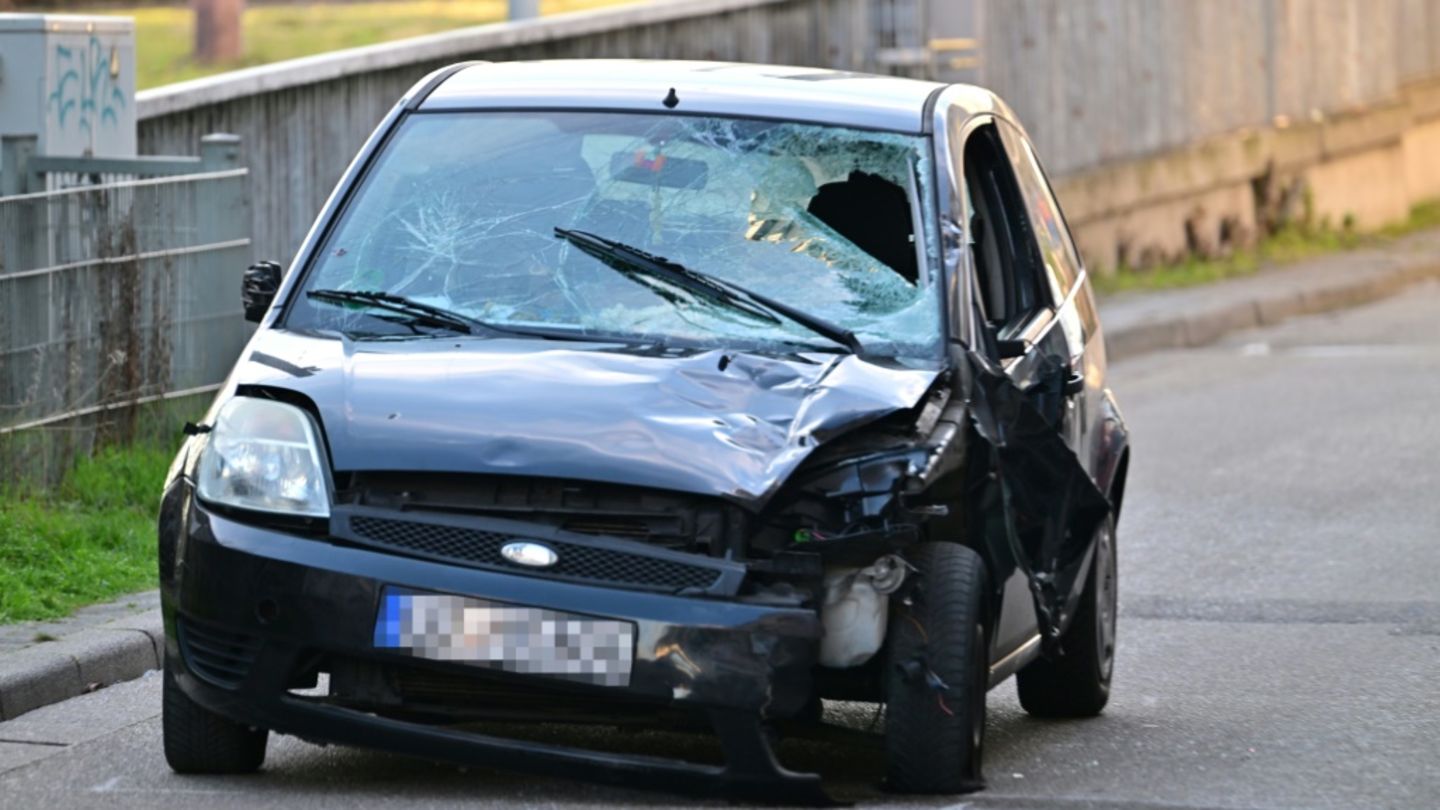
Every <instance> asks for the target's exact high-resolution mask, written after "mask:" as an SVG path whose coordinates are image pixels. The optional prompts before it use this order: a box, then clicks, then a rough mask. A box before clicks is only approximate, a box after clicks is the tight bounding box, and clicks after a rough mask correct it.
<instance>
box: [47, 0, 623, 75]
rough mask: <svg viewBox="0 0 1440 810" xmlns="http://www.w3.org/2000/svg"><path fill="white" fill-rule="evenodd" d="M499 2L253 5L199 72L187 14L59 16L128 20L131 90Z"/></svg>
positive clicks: (421, 27) (611, 1)
mask: <svg viewBox="0 0 1440 810" xmlns="http://www.w3.org/2000/svg"><path fill="white" fill-rule="evenodd" d="M634 1H635V0H542V2H541V6H540V10H541V12H542V13H544V14H559V13H563V12H569V11H583V10H585V9H591V8H598V7H601V6H610V5H617V4H619V3H624V2H634ZM506 8H507V4H506V0H450V1H449V2H447V1H446V0H413V2H370V3H367V2H360V3H336V4H328V3H317V4H298V3H297V4H284V5H256V4H253V3H252V4H250V6H249V7H248V8H247V9H246V10H245V18H244V27H245V32H244V48H245V55H244V57H242V58H241V59H238V60H235V61H231V62H224V63H219V64H213V65H203V64H199V63H197V62H195V61H194V60H193V59H191V48H192V37H193V36H194V29H195V18H194V12H192V11H191V10H190V9H189V8H188V7H187V6H184V5H180V6H141V7H134V8H127V7H124V6H96V7H93V8H91V9H85V8H77V9H73V10H72V9H70V8H68V7H67V8H66V9H65V13H67V14H110V15H118V16H126V17H134V18H135V49H136V60H137V62H138V64H137V68H136V77H135V84H136V87H137V88H139V89H142V90H143V89H145V88H147V87H158V86H160V85H163V84H170V83H172V82H179V81H184V80H186V79H194V78H197V77H200V76H207V75H210V74H213V73H220V72H223V71H226V70H234V69H236V68H241V67H249V66H252V65H263V64H266V63H268V62H278V61H280V60H283V59H293V58H295V57H298V56H308V55H310V54H316V53H323V52H325V51H333V50H338V49H341V48H354V47H357V46H360V45H373V44H374V43H377V42H385V41H387V40H393V39H402V38H405V37H413V36H419V35H421V34H430V33H434V32H437V31H445V30H449V29H452V28H464V27H466V26H471V25H483V24H485V23H493V22H499V21H501V20H503V19H505V15H506Z"/></svg>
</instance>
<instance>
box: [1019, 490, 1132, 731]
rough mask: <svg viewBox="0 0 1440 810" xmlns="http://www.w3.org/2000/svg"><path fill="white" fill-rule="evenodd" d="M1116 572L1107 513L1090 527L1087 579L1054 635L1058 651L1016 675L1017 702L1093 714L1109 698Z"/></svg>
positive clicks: (1044, 711)
mask: <svg viewBox="0 0 1440 810" xmlns="http://www.w3.org/2000/svg"><path fill="white" fill-rule="evenodd" d="M1116 574H1117V572H1116V565H1115V520H1114V518H1113V517H1107V518H1106V519H1105V521H1104V522H1103V523H1101V524H1100V528H1099V529H1097V530H1096V534H1095V556H1094V557H1093V558H1092V562H1091V567H1090V581H1089V582H1087V583H1086V584H1085V591H1084V593H1082V594H1081V595H1080V606H1079V608H1077V609H1076V611H1075V618H1074V619H1073V620H1072V621H1071V622H1070V627H1069V628H1067V629H1066V630H1065V633H1064V634H1063V635H1062V636H1061V637H1060V649H1061V653H1060V654H1059V655H1058V656H1054V657H1052V658H1048V659H1047V658H1041V659H1038V660H1036V661H1034V662H1033V663H1031V664H1030V665H1029V666H1027V667H1025V668H1024V669H1022V670H1020V671H1019V672H1018V673H1016V676H1015V683H1016V686H1017V687H1018V689H1019V692H1020V705H1021V706H1022V707H1024V709H1025V711H1027V712H1029V713H1030V714H1031V715H1033V716H1035V717H1093V716H1095V715H1097V714H1099V713H1100V712H1101V710H1103V709H1104V708H1105V704H1106V703H1107V702H1109V700H1110V676H1111V674H1112V673H1113V672H1114V669H1115V613H1116V606H1117V604H1118V600H1117V594H1118V593H1119V587H1118V580H1117V576H1116Z"/></svg>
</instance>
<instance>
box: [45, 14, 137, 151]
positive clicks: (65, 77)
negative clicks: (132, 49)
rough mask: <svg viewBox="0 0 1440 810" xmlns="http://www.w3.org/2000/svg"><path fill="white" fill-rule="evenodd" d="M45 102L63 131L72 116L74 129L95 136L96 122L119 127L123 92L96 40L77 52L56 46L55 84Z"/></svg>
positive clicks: (91, 40)
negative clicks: (74, 124) (74, 123)
mask: <svg viewBox="0 0 1440 810" xmlns="http://www.w3.org/2000/svg"><path fill="white" fill-rule="evenodd" d="M46 103H47V104H48V105H49V107H50V109H52V110H53V111H54V112H55V118H56V121H57V122H58V123H59V124H60V129H62V130H64V129H66V127H67V123H66V122H67V120H69V119H70V117H71V115H72V113H73V114H74V120H75V122H76V126H77V127H78V128H79V129H80V130H81V131H82V132H85V133H94V131H95V126H96V124H97V123H98V124H100V125H101V126H103V125H106V124H108V125H110V126H117V125H119V123H120V110H123V109H124V108H125V105H126V99H125V91H124V90H122V89H121V88H120V85H119V84H118V83H117V82H116V81H115V79H114V78H112V77H111V75H110V57H109V56H107V55H106V54H105V51H104V48H103V46H102V45H101V44H100V39H99V37H94V36H92V37H90V42H89V44H88V45H86V47H85V48H84V49H83V50H80V51H79V52H78V53H77V52H76V51H75V49H73V48H69V47H66V46H64V45H56V46H55V84H54V85H53V87H52V88H51V90H50V94H49V95H48V96H46Z"/></svg>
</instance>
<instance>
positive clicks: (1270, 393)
mask: <svg viewBox="0 0 1440 810" xmlns="http://www.w3.org/2000/svg"><path fill="white" fill-rule="evenodd" d="M1437 315H1440V286H1435V285H1432V286H1428V287H1421V288H1415V289H1412V290H1411V291H1409V292H1407V293H1406V294H1405V295H1403V296H1402V297H1399V298H1396V299H1392V300H1389V301H1384V302H1380V303H1378V304H1373V305H1370V306H1368V307H1365V308H1363V309H1358V310H1352V311H1349V312H1344V313H1340V314H1334V315H1326V316H1316V317H1311V318H1306V319H1302V320H1297V321H1293V322H1291V323H1288V324H1285V325H1283V326H1280V327H1277V328H1271V329H1266V330H1260V331H1254V332H1248V333H1244V334H1239V335H1236V336H1234V337H1232V338H1231V339H1229V340H1227V341H1225V342H1224V343H1223V344H1220V345H1217V346H1215V347H1212V348H1208V349H1203V350H1190V351H1185V352H1174V353H1166V354H1156V355H1149V356H1146V357H1141V358H1138V359H1136V360H1134V361H1131V362H1128V363H1125V364H1122V365H1120V366H1118V367H1116V368H1115V369H1114V370H1113V384H1114V387H1115V388H1116V390H1117V391H1118V393H1119V397H1120V402H1121V404H1122V406H1123V407H1124V408H1125V410H1126V414H1127V416H1128V417H1129V419H1130V422H1131V425H1132V428H1133V430H1134V437H1135V457H1134V463H1133V466H1132V470H1131V475H1130V480H1131V489H1130V493H1129V495H1128V496H1127V499H1126V501H1127V502H1126V512H1125V515H1124V517H1123V519H1122V520H1121V522H1120V560H1121V563H1120V565H1121V588H1122V597H1121V605H1122V607H1121V626H1120V649H1119V654H1118V655H1119V657H1118V669H1117V673H1116V680H1115V694H1114V698H1113V700H1112V702H1111V707H1110V709H1109V710H1108V711H1107V712H1106V713H1105V715H1104V716H1103V717H1101V718H1098V719H1093V720H1084V721H1069V722H1041V721H1036V720H1031V719H1029V718H1028V717H1026V716H1025V715H1024V714H1023V713H1022V712H1021V711H1020V708H1019V706H1018V704H1017V703H1016V700H1015V697H1014V690H1013V687H1012V686H1010V685H1009V684H1006V685H1004V686H1002V687H1000V688H999V689H997V690H996V691H994V692H992V693H991V695H990V722H991V726H990V737H989V749H988V751H987V762H986V768H987V774H988V777H989V787H988V789H987V790H986V791H984V792H982V793H979V794H974V795H972V796H967V797H962V798H958V799H951V800H948V801H947V800H936V799H929V800H909V799H902V798H901V797H894V796H888V795H886V794H884V793H882V792H880V791H879V790H878V789H877V788H876V787H875V785H876V783H877V781H878V779H879V775H880V771H879V768H878V766H877V762H876V756H877V755H876V748H875V736H874V735H873V733H869V732H867V731H866V728H867V724H868V723H869V722H870V720H871V713H870V709H869V708H868V707H865V706H860V705H855V704H848V705H842V704H837V705H832V706H830V707H828V710H827V719H829V720H830V721H832V722H833V723H835V724H837V725H838V726H840V727H838V728H835V729H833V730H830V731H827V732H826V733H825V734H824V735H823V737H822V738H821V739H818V740H814V739H812V740H798V741H787V742H786V744H785V747H784V748H783V749H782V755H783V756H785V757H786V758H787V759H788V761H789V764H791V765H792V767H802V768H818V769H819V770H820V771H821V772H823V773H825V774H826V775H827V777H828V778H829V779H830V780H831V782H832V783H833V784H834V785H835V786H836V788H837V790H836V792H837V793H839V794H840V795H842V796H844V797H846V798H849V799H854V800H858V801H860V802H861V803H862V805H863V806H874V807H879V806H882V805H885V806H888V805H901V804H905V805H919V806H972V807H977V808H988V807H994V808H1012V807H1060V808H1073V807H1120V808H1132V809H1136V810H1138V809H1139V808H1180V807H1183V808H1202V807H1216V808H1281V807H1284V808H1290V807H1324V808H1329V807H1356V808H1378V807H1415V808H1422V807H1435V806H1437V805H1440V577H1437V572H1440V486H1437V484H1440V317H1437ZM159 691H160V690H159V679H158V677H154V676H153V675H152V676H151V677H147V678H145V679H142V680H139V681H134V682H131V683H127V684H122V685H118V686H113V687H110V688H108V689H104V690H101V691H99V692H96V693H94V694H91V695H87V696H84V697H81V698H76V699H74V700H71V701H69V702H66V703H62V704H57V705H55V706H50V707H47V708H45V709H41V710H38V711H35V712H32V713H30V714H28V715H25V716H23V717H21V718H18V719H17V720H14V721H11V722H8V723H0V741H3V742H0V806H3V807H7V808H8V807H17V808H18V807H24V808H37V807H38V808H47V807H48V808H60V807H72V806H84V807H105V808H129V807H199V806H204V807H216V808H232V807H233V808H242V807H243V808H252V807H270V806H285V807H345V808H347V809H353V810H361V809H362V808H370V807H388V806H395V805H404V806H407V807H445V806H452V805H454V806H459V805H464V806H489V805H501V804H505V805H511V804H524V805H538V806H545V807H562V806H593V805H604V804H615V805H633V804H657V805H658V804H677V805H685V806H689V805H693V804H695V802H693V801H689V800H685V799H678V798H676V797H671V796H664V795H655V794H649V793H644V792H638V791H626V790H619V789H610V788H599V787H594V786H590V785H585V784H580V783H574V782H570V781H567V780H564V779H558V778H556V779H536V778H533V777H526V776H516V775H511V774H503V773H496V772H491V771H488V770H486V769H479V768H476V769H469V770H465V769H458V768H455V767H453V766H448V765H438V764H432V763H426V762H418V761H412V760H409V759H406V758H403V757H399V756H391V755H386V754H379V753H373V752H365V751H358V750H347V749H337V748H333V747H332V748H319V747H316V746H313V745H309V744H306V743H302V742H299V741H296V740H293V739H288V738H285V739H276V740H272V743H271V749H270V757H269V759H268V761H267V763H266V768H265V772H264V773H263V774H261V775H258V776H254V777H244V778H182V777H177V776H174V775H172V774H171V773H170V772H169V771H168V770H167V769H166V767H165V764H164V761H163V759H162V757H161V753H160V722H159V717H158V713H159ZM562 736H564V738H565V739H567V740H569V741H570V742H572V743H575V744H585V743H587V742H594V743H595V744H600V745H628V746H632V747H635V748H639V749H641V750H647V751H652V752H656V753H663V752H672V751H675V750H690V749H691V748H693V747H694V746H695V745H696V744H695V743H690V742H687V741H684V740H677V739H674V738H672V737H669V736H667V735H659V734H641V735H634V734H625V735H620V734H616V733H614V732H608V731H601V732H593V733H591V734H588V735H582V734H575V733H570V734H568V736H565V735H562ZM592 737H593V738H594V739H591V738H592Z"/></svg>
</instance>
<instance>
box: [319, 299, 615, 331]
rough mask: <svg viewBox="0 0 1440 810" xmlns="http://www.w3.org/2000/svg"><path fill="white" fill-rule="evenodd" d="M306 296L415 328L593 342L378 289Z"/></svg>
mask: <svg viewBox="0 0 1440 810" xmlns="http://www.w3.org/2000/svg"><path fill="white" fill-rule="evenodd" d="M305 295H306V297H309V298H314V299H316V300H318V301H329V302H331V303H358V304H365V305H366V306H370V307H374V308H376V309H383V310H386V311H388V312H394V313H396V314H399V315H406V316H409V317H410V322H411V323H414V324H419V325H426V326H435V327H439V328H441V329H451V330H454V331H456V332H461V333H464V334H467V335H473V334H475V332H476V330H480V331H483V332H490V333H495V334H504V335H519V336H523V337H538V338H545V339H546V340H581V341H588V340H594V338H592V337H588V336H586V335H572V334H567V333H564V332H550V331H547V330H541V329H517V328H515V327H513V326H501V325H499V324H494V323H491V322H489V321H482V320H480V319H479V318H472V317H470V316H469V315H462V314H461V313H459V312H454V311H452V310H448V309H445V308H444V307H437V306H435V305H434V304H427V303H425V302H423V301H416V300H415V299H413V298H407V297H406V296H403V295H396V294H394V293H387V292H383V291H381V290H310V291H309V292H307V293H305Z"/></svg>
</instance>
